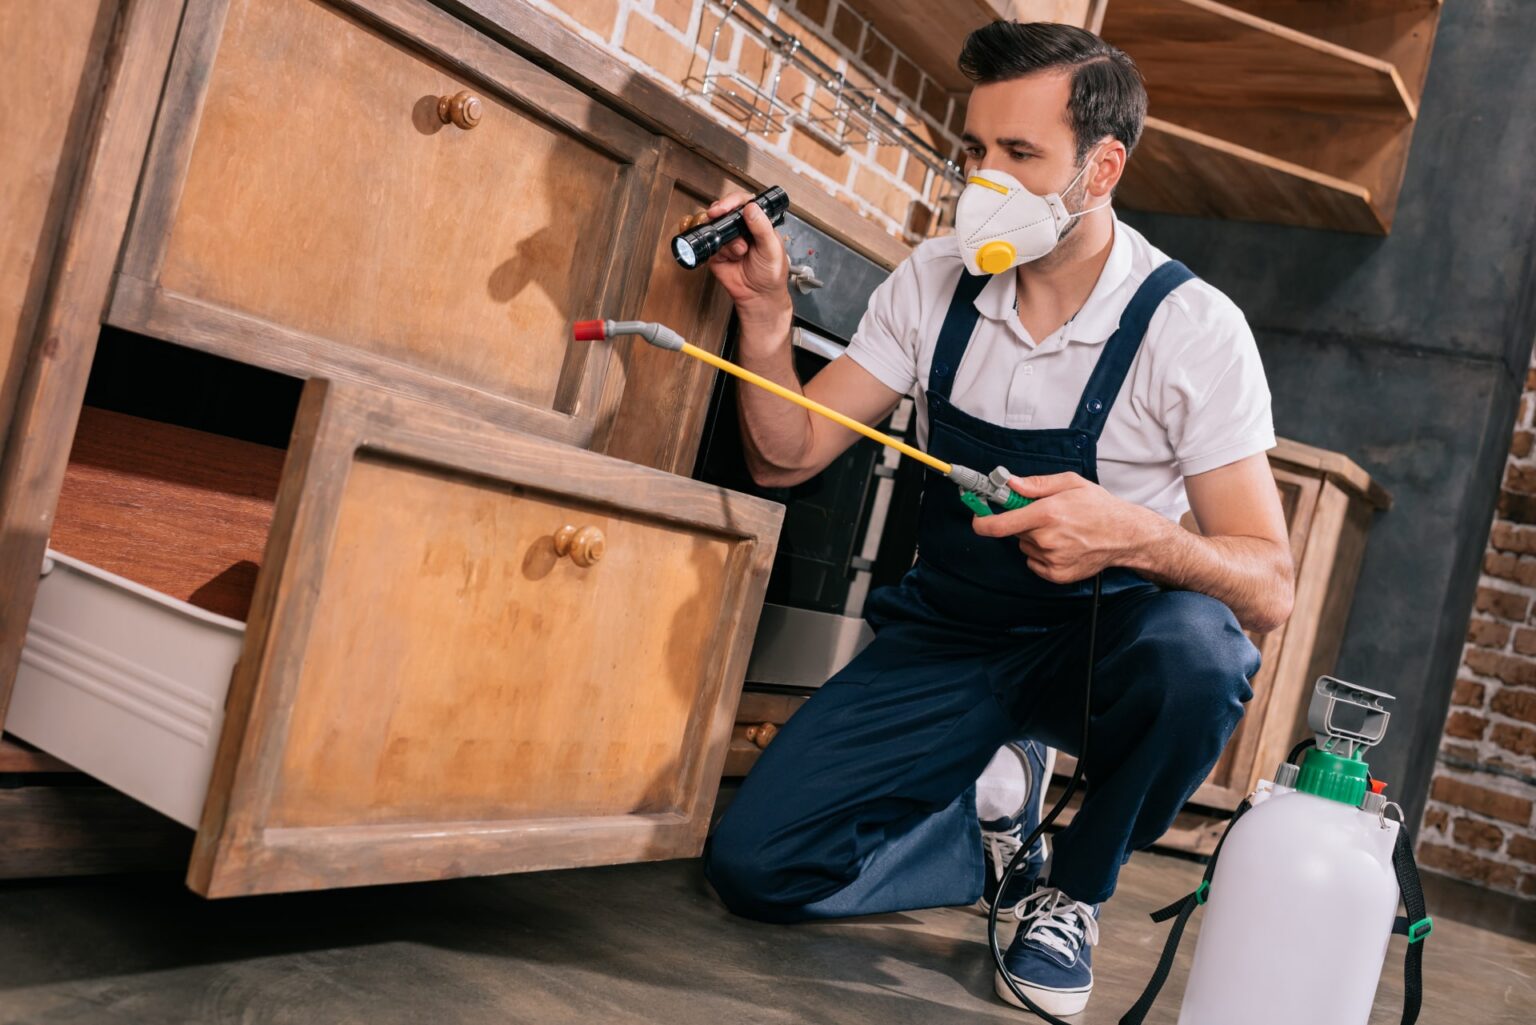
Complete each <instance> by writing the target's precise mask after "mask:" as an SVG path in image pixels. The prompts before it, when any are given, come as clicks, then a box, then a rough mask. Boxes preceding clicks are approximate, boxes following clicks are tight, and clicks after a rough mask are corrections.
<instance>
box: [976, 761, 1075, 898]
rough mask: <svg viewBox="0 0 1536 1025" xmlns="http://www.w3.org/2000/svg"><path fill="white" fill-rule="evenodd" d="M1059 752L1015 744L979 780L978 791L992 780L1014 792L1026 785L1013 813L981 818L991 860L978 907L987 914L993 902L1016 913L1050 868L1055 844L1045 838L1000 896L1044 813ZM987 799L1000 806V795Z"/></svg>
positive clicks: (985, 852) (983, 842)
mask: <svg viewBox="0 0 1536 1025" xmlns="http://www.w3.org/2000/svg"><path fill="white" fill-rule="evenodd" d="M1055 755H1056V752H1054V751H1052V750H1051V749H1050V748H1048V747H1046V746H1045V745H1044V744H1042V743H1040V742H1039V741H1037V740H1027V741H1020V742H1016V743H1015V742H1010V743H1008V744H1004V745H1003V746H1002V747H1001V748H1000V749H999V750H998V752H997V754H996V755H995V756H994V757H993V759H992V761H991V763H990V764H989V765H988V766H987V768H986V771H984V772H983V773H982V774H981V778H980V779H978V780H977V781H976V785H977V787H978V789H980V788H984V787H987V786H988V784H989V782H990V783H992V784H993V785H994V786H995V788H996V789H997V790H1000V791H1003V792H1005V793H1009V794H1018V793H1019V792H1020V787H1021V786H1022V793H1023V796H1022V799H1020V800H1019V802H1018V805H1017V810H1015V811H1014V812H1013V813H1012V814H1011V815H1007V816H1004V817H1003V818H997V819H983V820H981V851H982V857H983V858H984V859H985V863H986V864H985V871H984V875H983V877H982V878H983V887H982V894H981V900H979V901H977V902H976V910H977V911H979V912H981V913H982V914H983V915H985V914H989V913H990V912H991V910H992V904H993V902H994V901H997V902H998V903H999V907H998V909H997V913H998V914H999V915H1007V914H1011V913H1012V912H1013V911H1014V909H1015V908H1016V907H1018V905H1019V902H1020V901H1021V900H1023V899H1024V898H1025V897H1027V896H1029V894H1030V893H1032V892H1034V889H1035V883H1036V882H1037V881H1038V880H1039V878H1040V874H1041V873H1042V872H1043V871H1044V870H1045V862H1046V858H1047V857H1048V856H1049V854H1050V846H1049V844H1048V842H1047V841H1046V838H1045V837H1044V836H1041V837H1040V839H1038V840H1036V841H1035V845H1034V847H1032V848H1031V849H1030V852H1029V854H1028V856H1027V857H1026V859H1025V861H1024V863H1023V864H1022V865H1020V866H1019V870H1018V871H1017V872H1015V873H1014V874H1013V878H1012V879H1011V880H1009V882H1008V892H1007V893H1005V894H1003V895H1002V897H1001V899H999V897H998V887H999V886H1001V885H1002V881H1003V873H1004V872H1006V871H1007V870H1008V864H1009V862H1011V861H1012V860H1013V856H1014V855H1015V854H1017V853H1018V850H1019V847H1020V846H1021V845H1022V844H1023V843H1024V839H1025V838H1026V837H1027V836H1029V834H1030V833H1032V832H1034V829H1035V827H1036V826H1038V825H1039V824H1040V818H1041V816H1042V815H1044V814H1045V789H1046V786H1047V785H1048V784H1049V783H1050V779H1051V763H1052V762H1054V761H1055V760H1056V758H1055ZM1021 781H1022V783H1021ZM987 803H989V804H992V805H993V806H994V807H995V806H996V800H995V799H993V800H991V801H988V802H987ZM1005 807H1006V805H1005Z"/></svg>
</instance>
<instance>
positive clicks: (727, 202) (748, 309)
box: [689, 192, 793, 329]
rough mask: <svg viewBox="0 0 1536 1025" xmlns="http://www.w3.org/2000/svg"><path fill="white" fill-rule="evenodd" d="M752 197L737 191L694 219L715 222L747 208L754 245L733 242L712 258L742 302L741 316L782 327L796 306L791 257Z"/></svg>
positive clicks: (718, 273) (738, 311) (738, 309)
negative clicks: (792, 293)
mask: <svg viewBox="0 0 1536 1025" xmlns="http://www.w3.org/2000/svg"><path fill="white" fill-rule="evenodd" d="M751 200H752V195H751V193H748V192H732V193H730V194H729V195H727V196H722V197H721V198H720V199H717V200H715V202H713V203H711V204H710V206H709V208H708V209H707V210H705V211H704V213H703V215H702V216H695V217H692V218H689V221H690V222H693V223H703V222H705V221H712V220H714V219H715V218H716V217H720V216H723V215H725V214H728V213H730V212H731V211H732V210H735V209H737V208H739V207H740V208H744V210H743V213H742V217H743V218H744V219H745V220H746V225H747V231H748V232H749V233H751V236H752V244H751V245H748V244H747V240H746V239H742V238H738V239H735V240H733V241H731V242H729V243H727V244H726V245H725V247H724V248H722V249H721V250H720V251H719V252H718V253H716V254H715V255H714V256H712V257H710V260H709V269H710V272H711V273H713V274H714V276H715V280H717V281H719V282H720V285H721V287H723V288H724V289H725V291H726V294H727V295H729V296H730V297H731V301H732V302H733V303H735V304H736V315H737V316H738V317H739V318H740V319H741V320H742V322H743V323H744V324H764V325H768V324H773V325H775V326H777V324H778V323H780V322H781V321H782V322H783V323H784V324H785V325H786V326H787V324H788V318H789V317H790V316H791V315H792V310H793V305H792V303H791V301H790V297H789V257H788V256H787V255H786V254H785V252H784V242H783V240H781V239H780V238H779V235H778V233H777V232H776V231H774V230H773V222H772V221H770V220H768V215H767V214H765V213H763V211H762V208H761V207H759V206H758V205H757V204H756V203H753V202H752V201H751ZM786 329H787V328H786Z"/></svg>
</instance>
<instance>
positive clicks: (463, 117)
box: [437, 89, 480, 130]
mask: <svg viewBox="0 0 1536 1025" xmlns="http://www.w3.org/2000/svg"><path fill="white" fill-rule="evenodd" d="M437 116H438V117H439V118H441V119H442V122H443V124H445V125H446V124H455V125H458V126H459V127H460V128H463V129H465V130H468V129H470V128H473V127H475V125H478V124H479V123H480V97H478V96H476V95H475V94H474V93H472V92H470V91H469V90H468V89H460V90H459V91H458V92H456V93H454V94H453V95H452V96H439V97H438V98H437Z"/></svg>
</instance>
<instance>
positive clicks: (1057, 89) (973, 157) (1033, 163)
mask: <svg viewBox="0 0 1536 1025" xmlns="http://www.w3.org/2000/svg"><path fill="white" fill-rule="evenodd" d="M1071 90H1072V78H1071V75H1070V74H1069V73H1068V72H1067V71H1039V72H1035V73H1034V74H1031V75H1025V76H1024V77H1023V78H1015V79H1012V80H1010V81H1007V82H993V83H991V84H989V85H978V86H976V87H975V88H974V89H972V90H971V99H970V103H969V105H968V106H967V107H966V112H965V134H964V135H963V136H962V140H961V141H962V143H963V145H964V147H965V173H966V174H967V175H969V174H973V173H975V172H976V171H978V170H994V171H1006V172H1007V173H1008V174H1011V175H1013V176H1014V177H1015V178H1017V179H1018V180H1019V183H1020V184H1021V185H1023V186H1024V187H1025V188H1026V189H1028V190H1029V191H1031V192H1033V193H1036V194H1037V195H1044V194H1046V193H1050V192H1057V191H1060V190H1061V189H1064V188H1066V186H1067V183H1068V182H1070V181H1071V180H1072V177H1073V176H1074V175H1075V174H1077V171H1078V167H1079V165H1078V162H1077V141H1076V139H1075V138H1074V137H1073V134H1072V126H1071V124H1070V123H1069V122H1068V119H1067V100H1068V99H1069V98H1070V96H1071ZM1085 177H1086V176H1085ZM1084 184H1085V182H1079V183H1078V187H1077V188H1075V189H1073V190H1072V192H1073V193H1074V195H1070V196H1067V197H1063V198H1065V199H1067V200H1068V201H1069V202H1068V205H1069V207H1071V208H1072V209H1076V207H1077V203H1076V202H1073V201H1075V200H1078V199H1080V195H1078V193H1080V191H1081V189H1082V188H1083V186H1084Z"/></svg>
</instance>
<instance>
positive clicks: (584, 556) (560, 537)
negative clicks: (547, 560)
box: [555, 523, 607, 567]
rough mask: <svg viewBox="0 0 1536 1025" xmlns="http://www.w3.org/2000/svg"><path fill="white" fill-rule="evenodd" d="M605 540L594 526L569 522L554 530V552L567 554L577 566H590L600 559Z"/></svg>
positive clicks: (605, 543) (605, 544)
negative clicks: (577, 525) (581, 525)
mask: <svg viewBox="0 0 1536 1025" xmlns="http://www.w3.org/2000/svg"><path fill="white" fill-rule="evenodd" d="M606 546H607V542H606V541H605V540H603V532H602V531H601V530H598V529H597V528H596V527H573V526H571V525H570V524H569V523H567V524H566V525H565V526H563V527H561V528H560V529H559V530H557V531H555V554H556V555H569V556H570V557H571V561H572V562H574V563H575V564H576V565H578V566H582V567H586V566H590V565H592V564H593V563H595V562H597V561H598V560H600V559H602V557H603V551H604V549H605V548H606Z"/></svg>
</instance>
